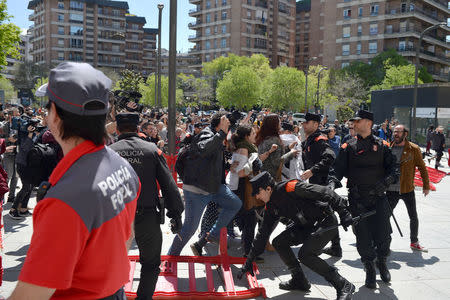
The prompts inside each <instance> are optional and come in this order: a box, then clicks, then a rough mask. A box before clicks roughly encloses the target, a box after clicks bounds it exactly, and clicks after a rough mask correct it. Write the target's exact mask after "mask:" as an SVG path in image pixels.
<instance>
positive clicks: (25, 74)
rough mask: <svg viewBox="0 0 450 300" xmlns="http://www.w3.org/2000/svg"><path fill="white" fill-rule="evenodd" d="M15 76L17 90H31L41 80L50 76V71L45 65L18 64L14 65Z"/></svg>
mask: <svg viewBox="0 0 450 300" xmlns="http://www.w3.org/2000/svg"><path fill="white" fill-rule="evenodd" d="M13 72H14V76H15V79H13V80H12V82H13V85H14V87H15V88H16V89H25V90H31V89H33V88H34V86H35V84H36V83H40V82H41V80H40V78H42V77H45V76H47V75H48V72H49V69H48V68H47V67H46V66H45V65H38V64H35V63H33V62H32V61H24V62H17V63H16V64H14V71H13Z"/></svg>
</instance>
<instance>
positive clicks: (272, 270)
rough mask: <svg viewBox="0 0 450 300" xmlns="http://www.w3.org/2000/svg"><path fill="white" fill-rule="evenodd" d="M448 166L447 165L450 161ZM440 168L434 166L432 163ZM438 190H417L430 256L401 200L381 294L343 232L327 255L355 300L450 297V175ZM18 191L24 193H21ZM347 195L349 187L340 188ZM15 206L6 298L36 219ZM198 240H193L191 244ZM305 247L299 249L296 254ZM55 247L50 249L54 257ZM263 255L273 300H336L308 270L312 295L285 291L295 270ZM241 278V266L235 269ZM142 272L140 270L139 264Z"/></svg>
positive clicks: (234, 243) (233, 243) (182, 273)
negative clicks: (413, 245)
mask: <svg viewBox="0 0 450 300" xmlns="http://www.w3.org/2000/svg"><path fill="white" fill-rule="evenodd" d="M442 163H445V164H447V161H446V159H445V160H444V159H443V160H442ZM432 165H433V166H434V162H433V161H432ZM441 170H443V171H446V172H447V173H448V172H450V168H448V167H447V165H446V167H444V168H442V169H441ZM436 188H437V191H436V192H431V194H430V195H429V196H428V197H426V198H425V197H424V196H423V194H422V192H421V191H422V190H421V188H417V189H416V199H417V211H418V215H419V240H420V242H421V244H422V245H423V246H425V247H426V248H428V250H429V252H428V253H423V252H415V251H412V250H411V249H410V247H409V244H410V241H409V217H408V214H407V211H406V208H405V206H404V205H403V204H402V202H400V203H399V204H398V205H397V208H396V209H395V215H396V217H397V219H398V222H399V225H400V227H401V229H402V231H403V234H404V237H403V238H402V237H400V235H399V233H398V231H397V230H396V228H395V225H394V223H393V222H391V223H392V227H393V231H394V232H393V234H392V244H391V250H392V252H391V255H390V257H389V262H388V267H389V269H390V270H391V274H392V282H391V283H390V284H385V283H383V282H382V281H381V280H380V278H379V276H377V286H378V288H377V289H375V290H369V289H367V288H365V287H364V280H365V273H364V271H363V266H362V263H361V261H360V259H359V255H358V253H357V251H356V245H355V236H354V235H353V233H352V232H351V230H349V231H348V232H345V231H343V230H342V229H340V234H341V244H342V247H343V251H344V252H343V257H342V258H341V259H337V258H331V257H329V256H327V255H324V254H323V255H322V257H323V258H324V259H326V261H327V262H328V263H330V264H334V265H335V266H336V267H337V268H338V269H339V272H340V273H341V275H342V276H344V277H345V278H347V279H348V280H350V281H351V282H352V283H354V284H355V285H356V292H355V294H354V297H353V299H364V300H366V299H369V300H371V299H402V300H404V299H415V300H417V299H435V300H439V299H450V235H449V233H448V231H447V230H448V228H450V198H449V195H450V176H446V177H445V178H444V179H443V180H442V181H441V182H440V183H439V184H436ZM17 191H18V190H17ZM337 192H338V193H340V194H342V195H345V194H346V191H345V189H339V190H337ZM35 204H36V201H35V193H33V195H32V199H31V201H30V204H29V206H30V207H34V206H35ZM9 207H10V204H6V205H5V206H4V211H3V216H4V225H5V226H4V235H3V247H4V248H3V268H4V275H3V284H2V286H0V295H1V296H4V297H7V296H9V295H10V294H11V292H12V291H13V289H14V287H15V286H16V283H17V278H18V276H19V273H20V269H21V267H22V265H23V262H24V260H25V256H26V253H27V250H28V245H29V242H30V239H31V235H32V218H31V217H29V218H26V219H25V220H23V221H15V220H12V219H11V218H9V217H8V216H5V215H6V214H7V212H8V209H9ZM283 228H284V226H283V225H281V224H280V225H279V226H278V227H277V228H276V230H275V232H274V233H273V234H272V237H271V238H274V237H275V236H276V235H277V233H280V232H281V231H282V230H283ZM162 231H163V250H162V254H166V253H167V251H168V249H169V247H170V244H171V242H172V240H173V238H174V235H173V234H172V233H171V232H170V230H169V227H168V222H166V224H165V225H163V226H162ZM195 240H196V236H193V238H192V239H191V241H190V242H189V243H191V242H193V241H195ZM298 249H299V247H294V251H295V253H296V252H297V251H298ZM51 252H52V249H48V255H51ZM207 252H208V253H209V254H210V255H215V254H216V253H217V248H216V247H214V246H208V248H207ZM130 254H138V250H137V247H136V245H135V244H133V246H132V249H131V251H130ZM229 254H230V255H232V256H241V255H242V247H241V244H240V240H239V238H237V239H235V240H229ZM182 255H192V253H191V251H190V248H189V247H188V246H186V247H185V249H183V252H182ZM262 257H263V258H264V259H265V262H264V263H262V264H259V265H258V266H259V269H260V274H259V275H258V276H257V278H258V281H259V282H260V283H262V284H263V286H264V287H265V289H266V292H267V296H268V298H271V299H283V300H284V299H310V300H315V299H335V298H336V295H335V290H334V288H332V287H331V286H330V285H329V284H328V283H327V282H326V281H325V280H324V279H323V278H321V277H320V276H318V275H317V274H315V273H313V272H312V271H310V270H309V269H308V268H307V267H304V269H305V273H306V276H307V277H308V278H309V280H310V281H311V283H312V288H311V291H310V292H309V293H302V292H287V291H283V290H280V289H279V288H278V284H279V282H280V280H288V279H289V278H290V275H289V272H288V270H287V269H286V267H285V266H284V264H283V263H282V261H281V260H280V258H279V256H278V255H277V254H276V253H275V252H268V251H266V252H265V253H264V254H263V255H262ZM195 266H196V272H195V273H196V278H198V280H197V289H198V290H199V291H206V290H207V289H206V280H205V269H204V267H203V266H202V265H200V264H196V265H195ZM232 270H233V273H234V274H236V273H237V270H238V268H237V267H236V268H232ZM137 271H139V266H137ZM214 278H215V287H216V289H217V290H218V291H223V288H224V287H223V283H222V282H221V280H220V278H219V276H218V274H217V272H214ZM187 279H188V267H187V265H186V266H182V265H180V266H179V280H178V283H179V289H180V290H184V291H188V280H187ZM138 280H139V272H136V273H135V281H134V289H135V290H136V288H137V284H138ZM234 280H235V284H236V288H237V289H238V290H239V289H245V288H246V287H245V284H244V282H243V281H242V282H241V281H238V280H237V279H236V278H234Z"/></svg>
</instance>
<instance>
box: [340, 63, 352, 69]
mask: <svg viewBox="0 0 450 300" xmlns="http://www.w3.org/2000/svg"><path fill="white" fill-rule="evenodd" d="M348 66H350V63H349V62H343V63H342V64H341V68H342V69H343V68H345V67H348Z"/></svg>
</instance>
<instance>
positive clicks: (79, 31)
mask: <svg viewBox="0 0 450 300" xmlns="http://www.w3.org/2000/svg"><path fill="white" fill-rule="evenodd" d="M70 35H83V27H80V26H70Z"/></svg>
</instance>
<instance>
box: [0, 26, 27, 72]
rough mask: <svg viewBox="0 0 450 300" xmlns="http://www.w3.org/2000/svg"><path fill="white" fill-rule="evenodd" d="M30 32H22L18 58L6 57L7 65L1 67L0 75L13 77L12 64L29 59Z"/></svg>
mask: <svg viewBox="0 0 450 300" xmlns="http://www.w3.org/2000/svg"><path fill="white" fill-rule="evenodd" d="M30 38H31V34H30V33H28V32H26V33H25V32H22V34H21V35H20V42H19V49H18V50H19V53H20V57H19V58H17V59H16V58H12V57H6V62H7V65H6V66H5V67H4V68H3V69H1V71H0V73H1V74H2V76H4V77H5V78H8V79H14V78H15V76H14V65H15V64H16V63H18V62H24V61H31V60H32V57H31V53H30V52H31V44H30Z"/></svg>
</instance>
